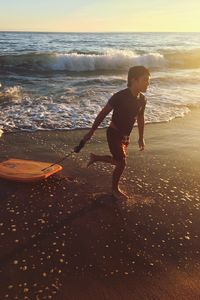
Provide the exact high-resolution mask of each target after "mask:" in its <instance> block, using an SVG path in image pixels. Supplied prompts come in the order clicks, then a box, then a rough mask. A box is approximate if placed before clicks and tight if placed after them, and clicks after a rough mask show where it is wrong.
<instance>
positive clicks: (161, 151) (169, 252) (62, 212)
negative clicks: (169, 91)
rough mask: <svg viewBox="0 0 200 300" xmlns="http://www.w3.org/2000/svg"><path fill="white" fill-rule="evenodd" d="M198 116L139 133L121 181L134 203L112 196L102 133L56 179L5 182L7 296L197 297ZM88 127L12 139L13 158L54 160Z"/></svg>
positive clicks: (6, 139)
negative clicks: (97, 157) (100, 160)
mask: <svg viewBox="0 0 200 300" xmlns="http://www.w3.org/2000/svg"><path fill="white" fill-rule="evenodd" d="M199 119H200V110H199V109H195V110H193V111H192V112H191V113H190V114H188V115H187V116H185V117H184V118H179V119H175V120H173V121H171V122H169V123H160V124H149V125H146V128H145V140H146V149H145V151H144V152H139V151H138V148H137V136H138V135H137V128H135V129H134V130H133V133H132V136H131V143H130V146H129V150H128V165H127V168H126V171H125V172H124V176H123V178H122V181H121V187H122V189H124V190H126V191H127V192H128V193H129V195H130V199H129V200H128V201H127V202H119V201H115V200H114V199H113V198H112V197H111V196H110V185H111V172H112V169H113V167H112V166H110V165H102V164H98V165H93V166H91V167H90V168H86V163H87V160H88V156H89V153H90V152H94V153H99V154H101V153H102V154H103V153H105V154H106V153H108V148H107V144H106V139H105V129H99V130H97V132H96V134H95V136H94V138H93V139H92V140H91V141H90V142H89V143H88V144H87V145H86V146H85V148H84V149H83V150H82V151H81V153H80V154H78V155H77V154H73V155H72V157H71V158H69V159H66V160H65V162H64V163H63V164H62V166H63V170H62V171H61V172H60V173H58V174H56V175H55V176H52V177H50V178H49V179H47V180H45V181H42V182H38V183H34V184H30V183H29V184H23V183H15V182H9V181H5V180H0V186H1V188H0V199H1V201H0V206H1V210H0V214H1V217H0V219H1V221H0V234H1V242H0V265H1V271H0V276H1V282H2V283H1V288H0V299H12V300H13V299H19V300H22V299H30V300H40V299H56V300H68V299H69V300H72V299H83V300H91V299H96V300H97V299H98V300H103V299H108V300H111V299H112V300H115V299H116V300H118V299H124V300H136V299H137V300H143V299H152V300H153V299H154V300H155V299H161V300H167V299H170V300H172V299H181V300H182V299H185V300H189V299H200V277H199V270H200V265H199V257H200V252H199V251H200V237H199V228H200V180H199V179H200V173H199V170H200V156H199V149H200V138H199ZM85 132H86V131H85V130H84V129H83V130H74V131H53V132H51V131H40V132H36V133H27V132H19V133H10V134H9V133H7V134H3V135H2V137H1V139H0V147H1V161H3V160H4V159H6V157H15V158H22V159H34V160H41V161H45V162H54V161H57V160H59V159H61V158H62V157H63V156H64V155H65V154H67V153H68V152H69V151H70V150H71V149H72V148H73V147H74V146H76V145H77V144H78V143H79V141H80V139H81V137H82V136H83V135H84V133H85Z"/></svg>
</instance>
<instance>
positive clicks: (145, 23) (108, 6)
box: [0, 0, 200, 32]
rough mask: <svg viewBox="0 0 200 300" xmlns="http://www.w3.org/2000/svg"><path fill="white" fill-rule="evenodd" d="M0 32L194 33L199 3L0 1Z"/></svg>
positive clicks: (152, 0) (196, 0)
mask: <svg viewBox="0 0 200 300" xmlns="http://www.w3.org/2000/svg"><path fill="white" fill-rule="evenodd" d="M0 4H1V9H0V30H1V31H18V30H19V31H61V32H69V31H70V32H71V31H72V32H73V31H77V32H82V31H86V32H91V31H92V32H96V31H98V32H99V31H100V32H101V31H103V32H105V31H119V32H120V31H126V32H127V31H131V32H132V31H177V32H179V31H184V32H188V31H194V32H200V0H190V1H188V0H174V1H169V0H123V1H122V0H101V1H97V0H74V1H71V0H28V1H27V0H8V1H5V0H0Z"/></svg>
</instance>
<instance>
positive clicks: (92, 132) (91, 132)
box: [83, 130, 94, 143]
mask: <svg viewBox="0 0 200 300" xmlns="http://www.w3.org/2000/svg"><path fill="white" fill-rule="evenodd" d="M93 134H94V131H93V130H90V131H89V132H88V133H87V134H86V135H85V136H84V137H83V141H84V142H85V143H86V142H87V141H89V140H90V139H91V137H92V136H93Z"/></svg>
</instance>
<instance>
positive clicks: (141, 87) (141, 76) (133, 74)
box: [127, 66, 150, 92]
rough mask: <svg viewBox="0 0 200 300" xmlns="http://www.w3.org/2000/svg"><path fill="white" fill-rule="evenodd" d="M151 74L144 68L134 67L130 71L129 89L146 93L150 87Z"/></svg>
mask: <svg viewBox="0 0 200 300" xmlns="http://www.w3.org/2000/svg"><path fill="white" fill-rule="evenodd" d="M149 77H150V72H149V70H148V69H147V68H145V67H144V66H134V67H131V68H130V69H129V71H128V83H127V86H128V87H133V86H134V87H135V88H136V89H137V90H138V91H139V92H146V90H147V87H148V85H149Z"/></svg>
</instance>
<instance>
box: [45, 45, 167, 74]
mask: <svg viewBox="0 0 200 300" xmlns="http://www.w3.org/2000/svg"><path fill="white" fill-rule="evenodd" d="M141 64H142V65H145V66H146V67H155V68H156V67H162V66H164V64H165V59H164V57H163V56H162V55H161V54H159V53H149V54H144V55H138V54H136V53H135V52H133V51H126V50H109V51H107V52H106V53H105V54H98V55H96V54H77V53H67V54H56V55H55V57H52V63H50V62H48V63H47V65H46V68H49V69H52V70H54V71H58V70H59V71H63V70H67V71H77V72H81V71H95V70H127V69H128V68H129V67H130V66H132V65H141Z"/></svg>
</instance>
